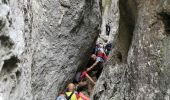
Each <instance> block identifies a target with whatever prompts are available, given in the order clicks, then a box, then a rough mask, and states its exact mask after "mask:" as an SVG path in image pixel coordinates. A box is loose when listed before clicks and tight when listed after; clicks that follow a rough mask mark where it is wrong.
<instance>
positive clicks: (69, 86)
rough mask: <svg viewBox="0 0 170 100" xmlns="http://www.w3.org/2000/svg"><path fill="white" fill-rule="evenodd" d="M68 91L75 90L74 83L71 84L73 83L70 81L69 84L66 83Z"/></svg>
mask: <svg viewBox="0 0 170 100" xmlns="http://www.w3.org/2000/svg"><path fill="white" fill-rule="evenodd" d="M67 88H68V91H69V92H72V91H74V90H75V85H74V84H73V83H70V84H68V87H67Z"/></svg>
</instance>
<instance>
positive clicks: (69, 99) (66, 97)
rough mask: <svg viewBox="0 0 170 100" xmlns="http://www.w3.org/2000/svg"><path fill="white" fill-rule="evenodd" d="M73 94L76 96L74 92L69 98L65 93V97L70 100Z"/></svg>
mask: <svg viewBox="0 0 170 100" xmlns="http://www.w3.org/2000/svg"><path fill="white" fill-rule="evenodd" d="M73 94H74V91H73V92H72V93H71V95H70V96H67V94H66V93H65V95H66V99H67V100H70V99H71V97H72V95H73Z"/></svg>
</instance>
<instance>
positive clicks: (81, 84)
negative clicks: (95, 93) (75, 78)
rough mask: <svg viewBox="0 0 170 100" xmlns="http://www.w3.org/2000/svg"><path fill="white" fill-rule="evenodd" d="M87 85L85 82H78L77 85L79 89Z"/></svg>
mask: <svg viewBox="0 0 170 100" xmlns="http://www.w3.org/2000/svg"><path fill="white" fill-rule="evenodd" d="M87 84H88V83H87V81H81V82H79V84H78V85H79V86H80V87H82V86H87Z"/></svg>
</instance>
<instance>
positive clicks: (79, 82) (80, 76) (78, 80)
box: [74, 71, 95, 95]
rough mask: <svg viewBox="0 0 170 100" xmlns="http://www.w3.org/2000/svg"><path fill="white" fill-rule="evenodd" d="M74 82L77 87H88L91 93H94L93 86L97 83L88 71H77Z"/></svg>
mask: <svg viewBox="0 0 170 100" xmlns="http://www.w3.org/2000/svg"><path fill="white" fill-rule="evenodd" d="M74 83H75V84H76V86H77V87H87V89H88V93H89V95H91V94H92V87H93V85H95V81H94V80H93V79H92V78H91V77H90V76H89V75H88V71H83V72H77V74H76V76H75V79H74ZM91 83H92V84H91Z"/></svg>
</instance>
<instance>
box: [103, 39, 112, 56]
mask: <svg viewBox="0 0 170 100" xmlns="http://www.w3.org/2000/svg"><path fill="white" fill-rule="evenodd" d="M111 49H112V43H110V42H108V43H107V44H106V46H105V53H106V55H107V56H108V55H109V53H110V51H111Z"/></svg>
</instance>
